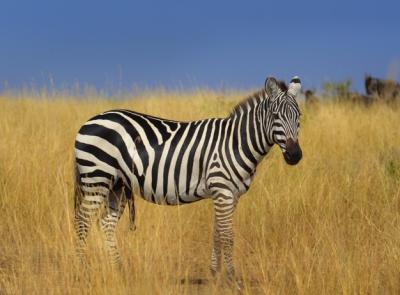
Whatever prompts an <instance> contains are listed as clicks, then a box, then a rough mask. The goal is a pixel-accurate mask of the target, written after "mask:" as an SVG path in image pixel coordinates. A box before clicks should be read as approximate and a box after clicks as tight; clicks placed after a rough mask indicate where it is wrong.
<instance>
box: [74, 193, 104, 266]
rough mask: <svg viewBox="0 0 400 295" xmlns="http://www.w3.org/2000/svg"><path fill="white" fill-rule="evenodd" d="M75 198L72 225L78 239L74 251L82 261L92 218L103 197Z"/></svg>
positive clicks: (83, 196)
mask: <svg viewBox="0 0 400 295" xmlns="http://www.w3.org/2000/svg"><path fill="white" fill-rule="evenodd" d="M75 197H76V203H75V217H74V225H75V232H76V235H77V238H78V240H77V246H76V250H77V254H78V257H79V258H80V259H81V260H82V261H83V260H84V254H85V249H86V239H87V236H88V234H89V229H90V225H91V221H92V217H93V216H94V215H95V214H96V213H97V212H98V210H99V208H100V206H101V205H102V203H103V202H104V196H102V195H81V196H75Z"/></svg>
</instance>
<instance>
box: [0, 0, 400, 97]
mask: <svg viewBox="0 0 400 295" xmlns="http://www.w3.org/2000/svg"><path fill="white" fill-rule="evenodd" d="M0 40H1V41H0V83H1V86H0V89H2V88H4V85H5V81H7V83H8V87H9V88H20V87H22V86H24V85H25V86H29V85H34V86H36V87H38V88H40V87H42V86H44V85H48V84H49V77H50V76H52V77H53V79H54V83H55V85H56V86H57V87H61V85H67V86H68V85H73V84H74V83H75V82H76V81H79V82H80V83H81V84H83V83H89V84H91V85H94V86H95V87H97V88H99V89H108V90H115V89H118V88H119V87H122V88H124V89H129V88H131V87H132V86H139V87H157V86H166V87H171V88H180V87H184V88H193V87H203V86H207V87H211V88H221V87H224V88H230V87H232V88H249V87H262V85H263V82H264V79H265V76H266V75H273V76H276V77H278V78H283V79H286V80H287V79H290V77H291V76H293V75H295V74H296V75H300V76H301V77H302V80H303V84H304V85H305V87H314V88H319V87H320V85H321V82H322V81H326V80H333V81H339V80H343V79H346V78H352V79H353V85H354V88H355V89H357V90H360V91H363V90H364V89H363V77H364V74H365V73H370V74H372V75H374V76H378V77H386V76H387V75H389V74H391V75H394V74H400V1H377V0H376V1H350V0H348V1H345V0H336V1H278V0H275V1H217V0H214V1H209V0H203V1H151V0H148V1H87V0H81V1H77V0H73V1H72V0H70V1H67V0H65V1H57V0H46V1H40V0H38V1H18V0H13V1H9V0H5V1H4V0H3V1H1V6H0ZM399 76H400V75H398V76H397V77H398V78H399Z"/></svg>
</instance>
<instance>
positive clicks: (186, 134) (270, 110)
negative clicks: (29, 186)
mask: <svg viewBox="0 0 400 295" xmlns="http://www.w3.org/2000/svg"><path fill="white" fill-rule="evenodd" d="M300 89H301V83H300V79H299V78H298V77H297V76H295V77H294V78H293V79H292V80H291V82H290V84H289V87H288V89H287V91H282V90H281V88H280V86H279V84H278V82H277V80H276V79H275V78H273V77H268V78H267V79H266V80H265V86H264V88H263V89H262V90H261V91H258V92H256V93H255V94H253V95H251V96H249V97H248V98H247V99H245V100H244V101H242V102H241V103H239V104H238V105H237V106H236V107H235V108H234V109H233V111H232V112H231V114H230V115H229V116H228V117H226V118H210V119H204V120H198V121H192V122H179V121H172V120H167V119H161V118H157V117H153V116H150V115H145V114H141V113H137V112H133V111H130V110H110V111H106V112H104V113H101V114H99V115H97V116H95V117H93V118H91V119H90V120H89V121H87V122H86V123H85V124H84V125H83V126H82V127H81V128H80V130H79V132H78V134H77V136H76V141H75V163H76V165H75V167H76V184H75V217H74V222H75V229H76V234H77V241H78V245H77V246H78V253H79V254H80V255H83V253H84V249H85V245H86V239H87V236H88V232H89V228H90V224H91V220H92V217H94V216H95V215H96V212H98V211H99V210H98V209H99V208H100V207H103V208H105V210H103V213H102V215H101V216H100V225H101V228H102V230H103V231H104V233H105V243H106V246H107V249H108V250H107V251H108V255H109V256H110V258H111V262H112V263H114V264H119V265H120V263H121V258H120V254H119V252H118V248H117V242H116V235H115V231H116V226H117V223H118V220H119V219H120V217H121V215H122V213H123V211H124V208H125V206H126V204H128V207H129V212H130V227H131V228H132V229H134V228H135V206H134V198H133V196H134V195H139V196H141V197H142V198H143V199H145V200H147V201H149V202H152V203H156V204H159V205H183V204H188V203H192V202H196V201H199V200H203V199H207V198H210V199H212V201H213V203H214V229H213V246H212V253H211V266H210V269H211V273H212V274H213V275H214V276H216V275H217V274H218V273H220V271H221V264H222V257H223V259H224V264H225V269H226V272H227V275H228V278H229V279H230V280H231V281H233V282H238V281H237V280H236V277H235V269H234V264H233V256H232V251H233V242H234V238H233V214H234V211H235V208H236V206H237V203H238V201H239V198H240V196H241V195H242V194H244V193H245V192H246V191H247V190H248V189H249V187H250V184H251V182H252V180H253V178H254V175H255V172H256V167H257V165H258V164H259V163H260V161H261V160H262V159H263V158H264V156H265V155H266V154H267V153H268V151H269V150H270V149H271V147H272V146H273V145H274V144H277V145H278V146H279V147H280V149H281V151H282V153H283V157H284V159H285V161H286V163H287V164H290V165H295V164H297V163H298V162H299V161H300V160H301V158H302V150H301V148H300V145H299V141H298V132H299V128H300V123H299V118H300V110H299V106H298V104H297V102H296V96H297V94H298V93H299V92H300ZM98 215H99V214H98V213H97V215H96V216H98ZM222 252H223V253H222Z"/></svg>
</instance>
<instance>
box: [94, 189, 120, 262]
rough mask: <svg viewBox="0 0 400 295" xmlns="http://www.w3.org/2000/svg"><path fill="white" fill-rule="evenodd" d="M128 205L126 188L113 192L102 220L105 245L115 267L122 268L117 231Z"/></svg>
mask: <svg viewBox="0 0 400 295" xmlns="http://www.w3.org/2000/svg"><path fill="white" fill-rule="evenodd" d="M126 203H127V191H126V190H125V189H124V188H121V189H118V190H116V191H115V190H113V191H112V192H111V193H110V196H109V198H108V204H107V206H106V210H105V212H104V214H103V216H102V218H101V224H100V226H101V229H102V231H103V232H104V235H105V243H106V248H107V252H108V256H109V258H110V262H111V264H113V265H118V266H120V267H121V256H120V253H119V250H118V244H117V239H116V230H117V224H118V220H119V219H120V218H121V216H122V213H123V212H124V209H125V206H126Z"/></svg>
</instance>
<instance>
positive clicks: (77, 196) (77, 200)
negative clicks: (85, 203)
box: [74, 163, 82, 213]
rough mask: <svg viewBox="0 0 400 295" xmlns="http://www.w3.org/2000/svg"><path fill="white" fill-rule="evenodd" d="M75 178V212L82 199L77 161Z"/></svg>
mask: <svg viewBox="0 0 400 295" xmlns="http://www.w3.org/2000/svg"><path fill="white" fill-rule="evenodd" d="M74 170H75V177H74V178H75V179H74V209H75V213H76V212H77V210H78V209H79V206H80V204H81V201H82V189H81V187H80V173H79V170H78V165H77V164H76V163H75V169H74Z"/></svg>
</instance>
